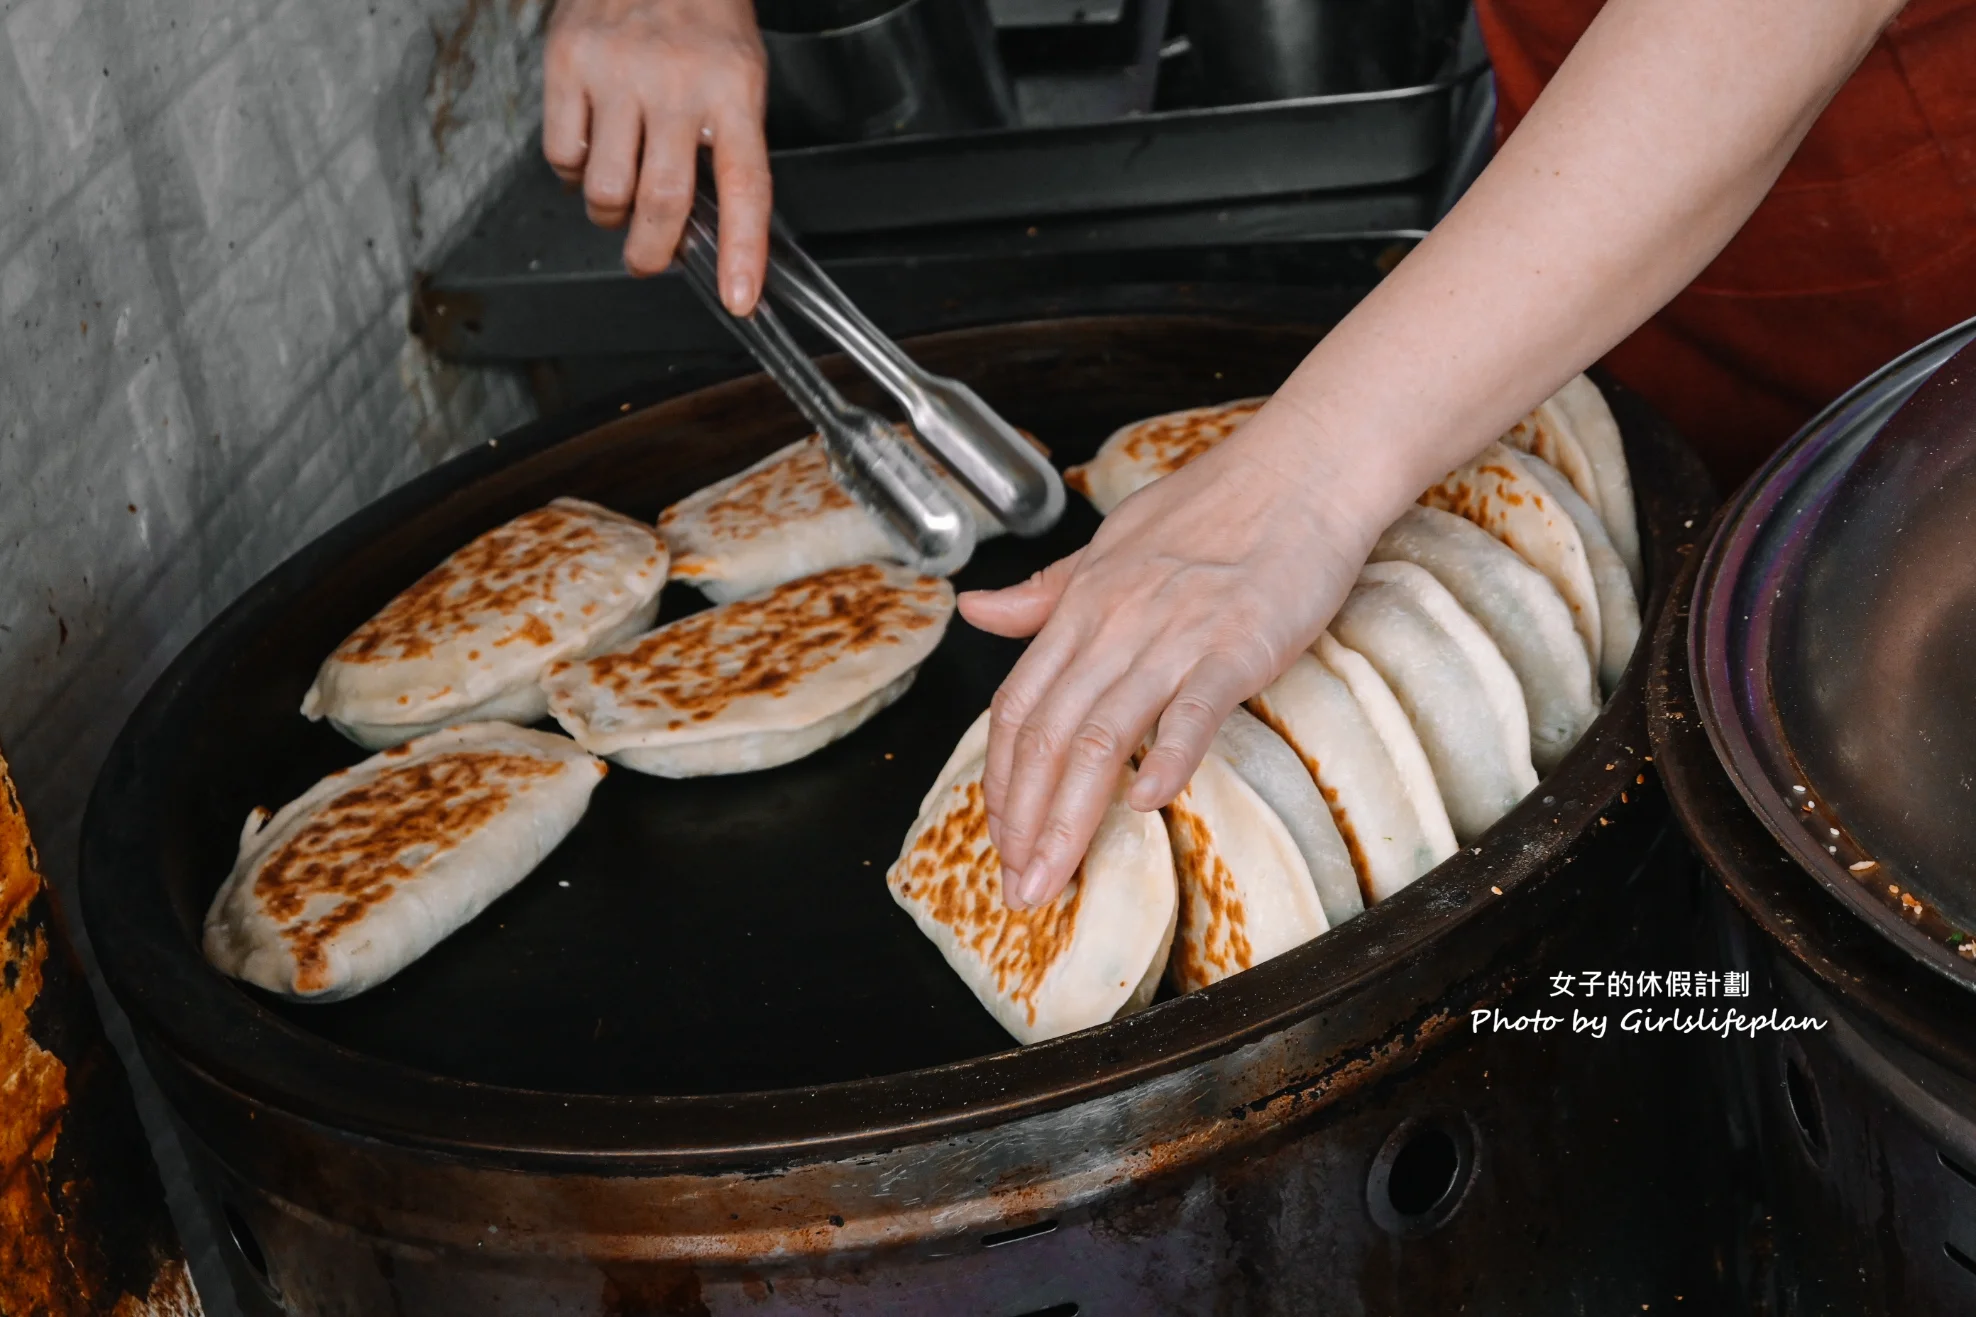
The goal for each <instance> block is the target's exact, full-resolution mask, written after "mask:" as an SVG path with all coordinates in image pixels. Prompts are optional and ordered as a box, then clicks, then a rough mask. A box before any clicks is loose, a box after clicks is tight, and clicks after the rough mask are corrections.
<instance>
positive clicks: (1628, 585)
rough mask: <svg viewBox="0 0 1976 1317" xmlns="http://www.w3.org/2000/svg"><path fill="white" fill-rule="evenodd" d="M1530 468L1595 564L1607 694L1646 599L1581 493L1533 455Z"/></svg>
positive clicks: (1629, 650) (1636, 635) (1628, 652)
mask: <svg viewBox="0 0 1976 1317" xmlns="http://www.w3.org/2000/svg"><path fill="white" fill-rule="evenodd" d="M1526 464H1527V465H1528V466H1529V468H1530V474H1531V475H1533V476H1535V477H1536V478H1537V482H1538V483H1539V484H1541V485H1543V486H1544V488H1546V489H1547V490H1549V491H1550V495H1551V499H1552V501H1553V502H1554V503H1556V505H1557V506H1558V507H1560V508H1562V509H1563V510H1564V513H1565V515H1566V516H1568V517H1570V518H1571V521H1572V524H1573V525H1575V526H1577V527H1578V535H1579V538H1580V539H1582V540H1583V541H1584V544H1585V561H1586V562H1587V563H1589V564H1590V565H1591V568H1592V585H1593V588H1594V589H1596V590H1597V591H1598V595H1599V630H1600V636H1599V681H1600V683H1601V684H1603V685H1604V687H1605V688H1606V689H1607V690H1613V689H1616V688H1617V687H1618V685H1619V678H1620V676H1621V675H1622V674H1623V673H1624V672H1625V671H1626V663H1627V660H1629V659H1631V658H1632V657H1633V646H1634V645H1635V644H1637V643H1638V642H1639V639H1640V601H1639V599H1638V598H1637V597H1636V596H1635V595H1634V593H1633V578H1632V576H1631V574H1630V573H1628V572H1627V570H1626V564H1625V562H1624V561H1622V560H1621V559H1620V556H1619V553H1618V551H1617V550H1616V549H1614V548H1613V547H1612V540H1611V539H1610V538H1609V537H1608V536H1607V535H1606V529H1605V523H1603V522H1601V521H1600V520H1599V516H1598V514H1597V513H1596V512H1594V511H1592V508H1591V505H1589V504H1588V503H1586V502H1585V500H1584V499H1582V498H1580V497H1578V491H1577V490H1575V489H1573V488H1572V487H1571V485H1570V483H1569V482H1568V481H1566V480H1565V478H1564V477H1563V476H1562V475H1559V474H1558V473H1557V471H1555V470H1553V469H1552V468H1551V466H1550V465H1549V464H1548V463H1546V462H1542V461H1539V460H1538V459H1536V458H1534V457H1533V458H1528V459H1526Z"/></svg>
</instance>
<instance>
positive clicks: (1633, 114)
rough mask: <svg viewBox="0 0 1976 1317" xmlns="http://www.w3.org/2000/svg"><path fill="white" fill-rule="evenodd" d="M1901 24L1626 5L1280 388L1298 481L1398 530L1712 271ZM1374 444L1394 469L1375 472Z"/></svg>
mask: <svg viewBox="0 0 1976 1317" xmlns="http://www.w3.org/2000/svg"><path fill="white" fill-rule="evenodd" d="M1899 8H1900V5H1899V4H1898V3H1893V2H1891V0H1611V2H1610V3H1608V4H1607V5H1606V6H1605V8H1604V10H1603V11H1602V12H1601V13H1600V14H1599V16H1598V19H1597V20H1596V21H1595V22H1594V23H1593V24H1592V26H1591V29H1590V30H1589V31H1588V32H1587V33H1586V35H1585V37H1584V39H1583V40H1582V41H1580V42H1579V44H1578V46H1577V47H1576V48H1575V49H1574V50H1573V51H1572V53H1571V56H1570V58H1569V59H1567V60H1566V61H1565V64H1564V66H1563V68H1562V69H1561V70H1560V71H1559V72H1558V75H1557V77H1556V78H1555V79H1554V80H1553V82H1552V83H1551V85H1550V86H1549V87H1548V88H1547V89H1546V90H1545V92H1544V93H1543V95H1542V96H1541V97H1540V98H1539V99H1538V101H1537V103H1536V105H1535V107H1534V108H1533V109H1532V111H1531V113H1530V115H1529V117H1528V118H1527V119H1526V121H1525V122H1524V123H1523V125H1522V126H1521V127H1520V128H1519V129H1518V130H1517V131H1516V133H1514V134H1513V135H1512V136H1511V138H1510V139H1509V141H1508V142H1507V143H1505V145H1504V147H1503V150H1502V151H1501V152H1500V153H1499V155H1498V156H1497V158H1496V159H1495V160H1494V161H1493V162H1492V163H1491V164H1490V166H1489V167H1488V169H1487V170H1486V171H1484V173H1483V175H1482V176H1481V178H1479V179H1478V180H1477V181H1476V183H1475V185H1474V186H1473V187H1472V188H1471V189H1470V190H1469V192H1468V194H1467V195H1466V196H1465V197H1463V199H1462V201H1461V203H1460V204H1459V205H1458V206H1457V207H1456V208H1455V209H1454V211H1453V212H1452V213H1450V214H1449V215H1448V217H1447V218H1446V219H1445V220H1443V221H1442V223H1441V224H1440V225H1439V226H1438V227H1437V228H1436V229H1435V230H1434V232H1433V233H1432V234H1431V235H1429V236H1428V237H1427V239H1426V240H1424V241H1423V242H1422V243H1421V244H1420V246H1419V247H1417V248H1416V249H1415V250H1414V251H1413V252H1412V253H1411V254H1409V255H1408V257H1407V258H1406V259H1405V260H1404V261H1403V262H1401V264H1400V265H1399V266H1398V267H1397V268H1396V269H1395V270H1394V271H1393V273H1392V274H1391V275H1390V276H1388V278H1387V279H1386V280H1385V281H1384V283H1382V284H1381V285H1380V286H1379V288H1377V289H1376V290H1375V291H1374V292H1373V293H1372V294H1371V295H1370V296H1368V297H1367V298H1366V299H1365V301H1364V302H1363V303H1361V305H1360V306H1359V307H1358V308H1357V309H1356V310H1354V311H1353V312H1352V314H1351V315H1350V316H1349V317H1347V318H1346V319H1345V320H1344V321H1343V322H1342V323H1341V324H1340V325H1339V326H1338V327H1337V329H1336V330H1334V331H1333V332H1332V333H1331V334H1330V335H1329V336H1327V337H1326V338H1325V339H1324V341H1323V342H1322V343H1321V344H1320V345H1319V346H1318V347H1317V348H1316V349H1315V350H1314V351H1313V352H1312V353H1311V354H1310V356H1309V358H1308V359H1307V360H1306V361H1305V363H1304V364H1303V365H1302V366H1301V367H1300V368H1299V369H1298V370H1297V372H1296V373H1295V374H1294V375H1293V376H1292V377H1291V379H1290V380H1289V381H1288V382H1287V383H1286V384H1285V385H1284V386H1283V388H1282V390H1281V391H1280V392H1279V394H1278V399H1279V403H1280V404H1283V405H1284V406H1280V407H1279V408H1278V409H1277V410H1278V411H1279V417H1278V418H1277V427H1276V429H1277V433H1278V434H1279V435H1280V436H1281V437H1282V438H1283V439H1284V440H1285V441H1288V442H1287V443H1286V445H1285V448H1286V451H1283V452H1282V453H1281V454H1280V457H1281V458H1282V459H1283V460H1285V461H1286V462H1290V463H1292V464H1294V465H1295V466H1296V467H1297V468H1298V469H1297V470H1296V471H1294V472H1286V474H1293V475H1295V476H1297V477H1300V478H1302V479H1305V480H1310V481H1313V482H1317V483H1320V484H1322V485H1326V486H1329V487H1331V488H1332V490H1333V497H1335V498H1338V499H1341V500H1348V501H1350V502H1351V503H1352V504H1354V505H1356V506H1357V507H1358V508H1359V509H1361V510H1362V511H1363V512H1367V513H1374V512H1377V513H1379V514H1380V515H1384V513H1383V511H1382V510H1384V509H1388V508H1390V509H1391V510H1392V511H1397V509H1398V508H1399V507H1400V506H1402V505H1404V503H1405V502H1406V501H1408V500H1409V499H1411V498H1412V497H1413V495H1414V494H1415V493H1417V492H1418V490H1419V489H1421V488H1422V487H1424V486H1425V485H1427V484H1429V483H1431V482H1432V481H1433V480H1435V479H1437V478H1438V477H1439V476H1440V475H1441V474H1442V473H1443V472H1445V471H1447V470H1448V469H1450V468H1451V467H1453V466H1456V465H1459V464H1460V463H1461V462H1463V461H1465V460H1467V459H1468V458H1469V457H1470V456H1472V455H1473V454H1474V453H1475V452H1477V451H1479V450H1480V448H1481V447H1482V446H1483V445H1484V444H1485V443H1487V442H1488V441H1489V440H1490V439H1492V438H1494V437H1495V436H1497V435H1499V434H1501V433H1502V432H1503V431H1505V430H1507V429H1508V428H1509V427H1510V426H1511V425H1512V424H1514V423H1515V421H1516V420H1518V419H1519V418H1520V417H1522V416H1523V415H1525V414H1526V413H1527V412H1529V410H1530V409H1531V408H1532V407H1534V406H1535V405H1536V404H1537V403H1538V402H1540V401H1542V400H1543V399H1544V398H1545V397H1548V396H1549V395H1550V394H1551V393H1552V392H1553V391H1555V390H1556V389H1557V388H1558V387H1559V386H1560V385H1562V384H1563V383H1564V382H1565V381H1566V380H1567V379H1569V378H1570V377H1571V376H1572V375H1573V374H1575V373H1577V372H1578V371H1580V370H1582V369H1584V368H1585V367H1586V366H1587V365H1589V364H1590V363H1591V362H1593V361H1595V360H1597V359H1598V358H1599V357H1601V356H1603V355H1604V354H1605V353H1606V352H1607V351H1608V350H1609V349H1610V348H1612V347H1613V346H1614V345H1615V344H1617V343H1618V342H1619V341H1620V340H1621V339H1622V338H1624V337H1625V336H1626V335H1627V334H1629V333H1630V332H1632V330H1633V329H1634V328H1635V327H1637V326H1638V325H1639V324H1640V323H1642V322H1643V321H1644V320H1645V319H1646V318H1647V317H1648V316H1650V315H1652V314H1653V313H1654V312H1655V311H1657V310H1658V309H1659V308H1660V307H1661V306H1663V305H1664V304H1665V303H1666V302H1667V301H1668V300H1669V299H1671V298H1672V297H1673V296H1674V294H1675V293H1677V292H1679V291H1680V289H1681V288H1682V287H1684V286H1685V285H1686V284H1687V283H1688V282H1689V281H1690V280H1691V279H1693V278H1694V277H1695V275H1696V274H1698V273H1699V272H1700V271H1701V269H1702V268H1703V267H1704V266H1705V265H1707V264H1708V262H1709V261H1710V260H1711V259H1713V258H1714V256H1715V254H1716V253H1717V252H1718V251H1720V250H1721V249H1722V247H1723V246H1724V245H1725V244H1727V242H1728V241H1729V239H1730V238H1731V237H1732V236H1733V235H1734V234H1735V232H1736V230H1737V229H1738V228H1739V227H1741V225H1742V223H1743V221H1744V220H1745V219H1747V218H1748V216H1749V214H1750V212H1751V211H1753V210H1754V209H1755V208H1756V206H1757V203H1758V202H1760V201H1761V200H1762V198H1763V196H1764V194H1765V193H1766V192H1767V191H1768V190H1769V188H1770V186H1771V184H1772V183H1773V182H1774V181H1775V180H1776V178H1777V175H1778V174H1779V172H1780V171H1781V170H1782V169H1783V167H1784V165H1785V163H1786V161H1788V160H1789V158H1790V156H1791V153H1792V152H1793V151H1794V150H1795V149H1796V147H1797V145H1798V143H1799V142H1800V141H1801V140H1802V139H1803V137H1804V135H1805V133H1806V132H1807V131H1808V130H1809V129H1810V127H1811V124H1812V121H1813V120H1814V119H1815V118H1816V117H1817V116H1818V114H1819V112H1820V111H1821V110H1822V109H1823V108H1824V106H1825V104H1826V103H1827V101H1829V100H1830V99H1831V97H1832V95H1833V93H1834V92H1836V91H1837V90H1838V88H1839V86H1840V84H1841V83H1843V82H1844V81H1845V79H1846V77H1847V76H1848V75H1849V74H1850V72H1851V71H1852V69H1853V68H1854V67H1855V66H1856V65H1857V64H1858V62H1859V61H1860V59H1861V58H1862V57H1863V56H1864V54H1865V52H1866V51H1867V49H1868V48H1869V47H1870V46H1871V44H1872V42H1873V40H1874V37H1875V36H1876V34H1877V33H1878V32H1879V30H1880V28H1881V27H1882V26H1884V24H1885V23H1886V22H1887V21H1888V20H1889V19H1890V18H1891V17H1892V16H1893V15H1894V14H1895V13H1897V12H1898V10H1899ZM1292 434H1295V435H1296V436H1297V438H1296V439H1295V440H1292V439H1291V436H1292ZM1373 445H1377V446H1378V448H1379V450H1380V451H1381V452H1383V453H1387V454H1390V456H1388V457H1385V458H1383V459H1382V460H1379V461H1375V462H1368V461H1366V460H1365V455H1366V453H1367V450H1368V447H1369V446H1373ZM1373 520H1377V517H1376V516H1375V517H1374V518H1373ZM1381 524H1383V522H1382V523H1381ZM1376 532H1377V527H1376V526H1373V527H1370V529H1369V530H1368V531H1367V533H1369V534H1376Z"/></svg>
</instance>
